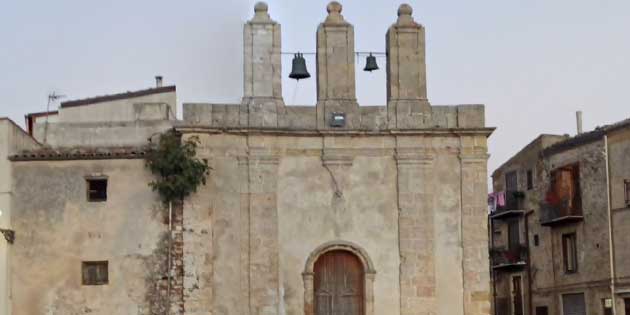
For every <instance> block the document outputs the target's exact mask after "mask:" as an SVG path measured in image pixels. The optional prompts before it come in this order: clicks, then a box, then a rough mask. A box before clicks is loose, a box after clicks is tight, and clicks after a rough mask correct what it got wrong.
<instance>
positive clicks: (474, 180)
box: [460, 137, 490, 315]
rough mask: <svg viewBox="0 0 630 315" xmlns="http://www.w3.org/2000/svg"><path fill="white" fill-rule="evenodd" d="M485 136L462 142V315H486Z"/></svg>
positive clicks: (488, 310) (469, 138) (488, 286)
mask: <svg viewBox="0 0 630 315" xmlns="http://www.w3.org/2000/svg"><path fill="white" fill-rule="evenodd" d="M485 142H486V139H485V137H478V138H473V137H467V138H463V139H462V143H463V144H464V145H465V147H464V148H463V149H462V152H461V153H460V161H461V174H462V175H461V187H462V192H461V194H462V196H461V198H462V247H463V263H462V266H463V273H464V314H466V315H486V314H490V278H489V274H488V270H489V266H488V263H489V262H488V229H487V199H486V196H487V194H488V188H487V181H486V176H487V159H488V155H487V153H486V146H485Z"/></svg>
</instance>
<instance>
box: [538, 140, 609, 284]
mask: <svg viewBox="0 0 630 315" xmlns="http://www.w3.org/2000/svg"><path fill="white" fill-rule="evenodd" d="M572 163H579V165H580V189H581V196H582V212H583V215H584V218H585V219H584V221H583V222H581V223H578V224H568V225H563V226H559V227H556V228H553V229H552V233H551V237H550V238H548V239H542V240H541V242H549V244H551V246H553V249H552V250H553V252H554V253H557V254H556V255H552V256H549V257H553V258H554V259H553V268H554V273H555V275H554V277H553V279H554V283H555V285H556V286H566V285H571V284H577V283H588V282H591V281H598V280H603V279H606V278H608V277H609V276H610V270H609V268H601V266H609V252H608V232H607V231H608V214H607V210H606V209H607V202H608V201H607V198H606V196H607V189H606V166H605V155H604V146H603V141H596V142H593V143H590V144H586V145H582V146H579V147H577V148H574V149H571V150H567V151H564V152H561V153H557V154H554V155H553V156H550V157H549V158H547V159H545V176H544V178H543V181H544V182H543V185H542V186H543V189H544V191H546V190H547V189H548V188H549V180H550V179H549V172H550V171H551V170H553V169H555V168H557V167H561V166H565V165H569V164H572ZM571 232H577V246H578V268H579V272H577V273H575V274H565V272H564V266H563V261H562V255H561V252H562V243H561V242H562V235H563V234H566V233H571ZM545 269H546V268H545Z"/></svg>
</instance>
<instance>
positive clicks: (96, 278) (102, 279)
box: [81, 261, 109, 285]
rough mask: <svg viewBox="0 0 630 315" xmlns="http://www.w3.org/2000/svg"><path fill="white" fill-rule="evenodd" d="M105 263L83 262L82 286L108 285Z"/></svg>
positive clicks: (106, 265) (106, 264)
mask: <svg viewBox="0 0 630 315" xmlns="http://www.w3.org/2000/svg"><path fill="white" fill-rule="evenodd" d="M108 269H109V266H108V262H107V261H84V262H83V263H82V265H81V271H82V273H83V285H105V284H108V283H109V270H108Z"/></svg>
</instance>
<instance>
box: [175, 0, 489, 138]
mask: <svg viewBox="0 0 630 315" xmlns="http://www.w3.org/2000/svg"><path fill="white" fill-rule="evenodd" d="M326 10H327V13H328V14H327V16H326V17H325V18H324V20H323V21H322V23H320V25H319V26H318V27H317V30H316V42H317V45H316V46H317V51H316V61H317V62H316V64H317V69H316V71H317V73H316V78H315V79H316V80H317V104H313V105H315V106H313V105H300V106H286V105H285V103H284V100H283V99H282V85H281V82H282V79H281V73H282V71H281V66H282V65H281V60H280V53H281V49H282V47H281V28H280V24H278V23H277V22H276V21H274V20H272V19H271V17H270V15H269V12H268V6H267V4H265V3H258V4H256V7H255V15H254V17H253V18H252V19H251V20H249V21H248V22H247V23H245V26H244V35H243V44H244V49H243V51H244V55H243V60H244V65H243V66H244V80H243V86H244V95H243V101H242V103H241V104H211V103H185V104H184V122H185V123H186V124H189V125H198V126H204V127H213V128H226V127H228V128H232V127H240V128H242V127H246V128H259V127H262V128H265V129H268V128H272V129H278V130H280V129H295V130H336V131H339V130H365V131H377V130H413V129H453V128H465V129H471V128H484V127H485V121H484V107H483V105H452V106H431V105H430V103H429V100H428V98H427V83H426V82H427V79H426V62H425V29H424V27H423V26H422V25H421V24H419V23H418V22H416V21H415V20H414V18H413V16H412V14H413V10H412V8H411V6H409V5H407V4H403V5H401V6H400V8H399V9H398V18H397V20H396V21H395V22H394V23H393V24H392V26H391V27H390V28H389V30H387V35H386V36H385V42H386V45H385V47H386V51H387V65H386V71H387V104H384V105H383V106H360V104H358V102H357V98H356V80H355V71H356V69H355V56H356V54H355V43H354V42H355V39H354V26H353V25H352V24H351V23H350V22H349V21H347V20H346V19H345V18H344V16H343V15H342V12H343V6H342V5H341V4H340V3H338V2H336V1H333V2H331V3H330V4H329V5H328V6H327V7H326ZM333 113H342V114H344V115H345V121H346V123H345V125H344V126H342V127H332V126H331V117H332V114H333Z"/></svg>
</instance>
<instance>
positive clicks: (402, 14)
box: [398, 3, 416, 26]
mask: <svg viewBox="0 0 630 315" xmlns="http://www.w3.org/2000/svg"><path fill="white" fill-rule="evenodd" d="M412 14H413V8H412V7H411V6H410V5H408V4H406V3H403V4H401V5H400V7H398V25H407V26H411V25H416V22H415V21H414V20H413V17H412V16H411V15H412Z"/></svg>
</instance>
